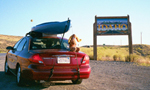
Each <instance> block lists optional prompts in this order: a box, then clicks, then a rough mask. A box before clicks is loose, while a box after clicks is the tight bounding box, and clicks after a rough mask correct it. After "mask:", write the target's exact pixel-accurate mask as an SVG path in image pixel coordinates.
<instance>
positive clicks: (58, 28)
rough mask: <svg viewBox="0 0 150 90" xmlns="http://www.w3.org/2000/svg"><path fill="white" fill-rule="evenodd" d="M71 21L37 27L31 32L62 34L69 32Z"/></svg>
mask: <svg viewBox="0 0 150 90" xmlns="http://www.w3.org/2000/svg"><path fill="white" fill-rule="evenodd" d="M69 27H70V20H67V21H64V22H47V23H42V24H39V25H36V26H35V27H33V28H32V30H31V32H38V33H45V34H52V35H53V34H62V33H65V32H67V31H68V30H69Z"/></svg>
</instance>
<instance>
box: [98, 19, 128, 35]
mask: <svg viewBox="0 0 150 90" xmlns="http://www.w3.org/2000/svg"><path fill="white" fill-rule="evenodd" d="M127 34H128V18H127V17H117V18H116V17H98V18H97V35H127Z"/></svg>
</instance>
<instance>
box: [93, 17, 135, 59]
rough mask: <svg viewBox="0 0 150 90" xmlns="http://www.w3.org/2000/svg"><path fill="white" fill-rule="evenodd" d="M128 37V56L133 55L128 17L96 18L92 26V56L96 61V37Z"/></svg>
mask: <svg viewBox="0 0 150 90" xmlns="http://www.w3.org/2000/svg"><path fill="white" fill-rule="evenodd" d="M104 35H128V41H129V54H133V47H132V27H131V23H130V21H129V15H127V16H118V17H97V16H95V23H94V24H93V56H94V60H97V36H104Z"/></svg>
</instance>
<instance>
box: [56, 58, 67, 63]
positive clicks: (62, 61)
mask: <svg viewBox="0 0 150 90" xmlns="http://www.w3.org/2000/svg"><path fill="white" fill-rule="evenodd" d="M57 63H58V64H70V57H57Z"/></svg>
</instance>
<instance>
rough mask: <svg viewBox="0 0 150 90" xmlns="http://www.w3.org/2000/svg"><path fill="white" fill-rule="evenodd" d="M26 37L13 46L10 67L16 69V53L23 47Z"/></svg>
mask: <svg viewBox="0 0 150 90" xmlns="http://www.w3.org/2000/svg"><path fill="white" fill-rule="evenodd" d="M26 41H27V40H26V39H25V38H23V39H22V40H21V42H20V43H19V44H18V46H17V47H14V50H13V52H12V59H13V60H12V67H11V68H12V69H13V70H15V69H16V64H17V62H18V55H19V54H20V52H21V51H22V50H23V48H24V45H25V43H26Z"/></svg>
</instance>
